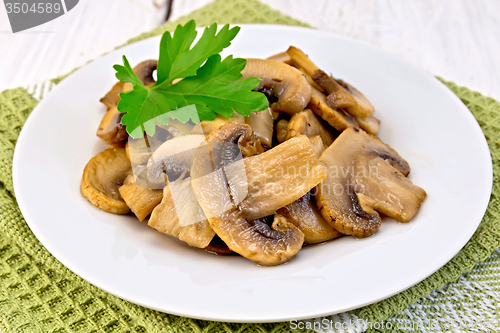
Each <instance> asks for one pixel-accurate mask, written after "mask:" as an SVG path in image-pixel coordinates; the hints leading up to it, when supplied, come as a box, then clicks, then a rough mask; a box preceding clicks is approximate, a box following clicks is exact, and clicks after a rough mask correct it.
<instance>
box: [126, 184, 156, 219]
mask: <svg viewBox="0 0 500 333" xmlns="http://www.w3.org/2000/svg"><path fill="white" fill-rule="evenodd" d="M134 178H135V177H134V175H133V174H129V175H128V176H127V178H126V179H125V181H124V183H123V185H122V186H120V188H119V192H120V195H121V197H122V198H123V200H124V201H125V203H126V204H127V206H128V207H129V208H130V210H131V211H132V212H133V213H134V214H135V216H137V218H138V219H139V221H142V220H144V219H145V218H146V216H148V215H149V214H151V212H152V211H153V209H154V208H155V207H156V206H158V204H159V203H160V201H161V198H162V197H163V194H162V191H161V190H150V189H147V188H143V187H140V186H139V185H137V184H136V183H135V179H134Z"/></svg>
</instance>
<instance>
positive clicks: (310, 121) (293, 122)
mask: <svg viewBox="0 0 500 333" xmlns="http://www.w3.org/2000/svg"><path fill="white" fill-rule="evenodd" d="M298 135H305V136H307V137H313V136H316V135H319V136H320V137H321V139H322V140H323V143H324V145H325V146H326V147H328V146H329V145H331V144H332V142H333V140H334V139H335V137H334V136H333V134H332V132H331V131H328V130H327V129H326V128H325V126H324V125H323V124H322V123H321V121H320V120H319V119H318V118H317V117H316V115H315V114H314V113H313V112H312V111H311V110H310V109H305V110H304V111H302V112H299V113H296V114H294V115H293V116H292V118H291V119H290V122H289V123H288V126H287V132H286V137H285V140H288V139H290V138H293V137H296V136H298Z"/></svg>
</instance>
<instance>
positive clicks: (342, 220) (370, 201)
mask: <svg viewBox="0 0 500 333" xmlns="http://www.w3.org/2000/svg"><path fill="white" fill-rule="evenodd" d="M320 160H321V162H322V163H323V164H324V165H325V166H326V169H327V170H326V171H327V174H328V178H327V179H326V180H324V181H323V182H322V183H321V184H320V185H319V186H318V188H317V189H318V191H317V195H316V203H317V205H318V208H319V209H320V211H321V214H322V215H323V217H324V218H325V220H326V221H328V222H329V223H330V224H331V225H332V227H334V228H335V229H337V230H338V231H340V232H342V233H344V234H348V235H353V236H356V237H367V236H370V235H372V234H373V233H374V232H375V231H376V230H377V229H378V228H379V227H380V224H381V218H380V215H379V214H378V213H377V211H378V212H382V213H384V214H386V215H388V216H390V217H393V218H395V219H396V220H398V221H400V222H408V221H410V220H411V218H412V217H413V216H414V214H415V213H416V212H417V211H418V208H419V207H420V204H421V203H422V201H423V200H424V198H425V196H426V194H425V191H424V190H423V189H421V188H420V187H418V186H416V185H414V184H413V183H412V182H411V181H410V180H409V179H408V178H406V177H405V175H407V174H408V173H409V172H410V167H409V165H408V163H407V162H406V161H405V160H404V159H402V158H401V156H399V155H398V153H397V152H396V151H394V150H393V149H392V148H390V147H389V146H388V145H386V144H384V143H383V142H382V141H381V140H380V139H378V138H377V137H374V136H371V135H369V134H366V133H365V132H363V131H361V130H359V131H356V130H353V129H347V130H345V131H344V132H342V134H341V135H340V136H339V137H338V138H337V139H336V140H335V141H334V142H333V144H332V145H331V146H330V147H328V148H327V149H326V150H325V151H324V152H323V154H322V155H321V158H320Z"/></svg>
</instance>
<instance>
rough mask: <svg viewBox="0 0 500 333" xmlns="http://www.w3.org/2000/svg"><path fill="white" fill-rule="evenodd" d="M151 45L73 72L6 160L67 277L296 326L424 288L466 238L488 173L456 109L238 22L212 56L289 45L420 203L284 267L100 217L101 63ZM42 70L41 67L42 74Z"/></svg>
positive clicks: (396, 67)
mask: <svg viewBox="0 0 500 333" xmlns="http://www.w3.org/2000/svg"><path fill="white" fill-rule="evenodd" d="M159 40H160V38H159V37H155V38H151V39H147V40H144V41H142V42H138V43H135V44H132V45H130V46H127V47H125V48H122V49H120V50H118V51H115V52H112V53H110V54H108V55H106V56H104V57H102V58H100V59H97V60H96V61H94V62H92V63H91V64H89V65H87V66H85V67H83V68H82V69H80V70H78V71H76V72H75V73H73V74H72V75H71V76H69V77H68V78H67V79H65V80H64V81H63V82H62V83H61V84H59V85H58V86H57V87H56V88H55V89H54V90H53V92H51V93H50V94H49V95H48V96H47V97H45V98H44V99H43V100H42V101H41V102H40V104H38V106H37V107H36V108H35V110H34V111H33V113H32V114H31V116H30V117H29V119H28V121H27V122H26V124H25V125H24V128H23V129H22V132H21V135H20V137H19V141H18V143H17V146H16V151H15V156H14V170H13V172H14V186H15V191H16V196H17V200H18V203H19V206H20V208H21V211H22V213H23V215H24V217H25V218H26V221H27V222H28V224H29V226H30V228H31V229H32V230H33V232H34V233H35V235H36V236H37V237H38V239H39V240H40V241H41V242H42V244H43V245H44V246H45V247H46V248H47V249H48V250H49V251H50V252H51V253H52V254H53V255H54V256H55V257H56V258H57V259H58V260H60V261H61V262H62V263H63V264H64V265H66V266H67V267H68V268H69V269H70V270H72V271H73V272H75V273H76V274H78V275H79V276H81V277H82V278H84V279H85V280H87V281H89V282H90V283H92V284H94V285H95V286H97V287H99V288H101V289H103V290H106V291H107V292H109V293H111V294H114V295H116V296H118V297H120V298H123V299H126V300H129V301H131V302H134V303H137V304H140V305H143V306H146V307H149V308H152V309H156V310H160V311H164V312H168V313H172V314H177V315H182V316H188V317H194V318H200V319H210V320H220V321H235V322H270V321H285V320H291V319H303V318H311V317H317V316H321V315H327V314H332V313H338V312H341V311H346V310H350V309H354V308H358V307H361V306H364V305H367V304H370V303H374V302H376V301H379V300H382V299H384V298H387V297H389V296H391V295H394V294H396V293H398V292H400V291H402V290H405V289H407V288H408V287H410V286H412V285H414V284H416V283H417V282H419V281H421V280H423V279H425V278H426V277H428V276H429V275H431V274H432V273H433V272H435V271H436V270H438V269H439V268H440V267H442V266H443V265H444V264H445V263H446V262H447V261H449V260H450V259H451V258H452V257H453V256H454V255H455V254H456V253H457V252H458V251H459V250H460V249H461V248H462V247H463V246H464V245H465V243H466V242H467V241H468V240H469V238H470V237H471V236H472V234H473V232H474V231H475V230H476V228H477V226H478V224H479V222H480V220H481V218H482V216H483V214H484V212H485V210H486V207H487V203H488V200H489V197H490V193H491V184H492V166H491V159H490V154H489V150H488V146H487V144H486V142H485V139H484V136H483V133H482V132H481V129H480V128H479V126H478V124H477V122H476V121H475V119H474V118H473V116H472V115H471V113H470V112H469V110H468V109H467V108H466V107H465V106H464V105H463V104H462V103H461V102H460V100H459V99H458V98H457V97H456V96H455V95H454V94H453V93H452V92H451V91H450V90H449V89H448V88H446V87H445V86H444V85H443V84H441V83H440V82H439V81H438V80H436V79H435V78H434V77H433V76H431V75H429V74H427V73H424V72H422V71H421V70H419V69H417V68H415V67H413V66H411V65H408V64H407V63H405V62H403V61H401V60H399V59H397V58H394V57H392V56H390V55H388V54H386V53H384V52H382V51H380V50H379V49H376V48H374V47H371V46H369V45H366V44H363V43H360V42H358V41H354V40H351V39H347V38H344V37H339V36H336V35H332V34H329V33H325V32H320V31H316V30H310V29H304V28H297V27H287V26H274V25H243V27H242V29H241V32H240V33H239V35H238V36H237V37H236V39H235V41H234V43H233V45H232V46H231V47H230V48H229V49H228V50H227V51H226V52H225V54H226V55H227V54H234V55H235V56H240V57H266V56H269V55H271V54H274V53H278V52H281V51H283V50H286V49H287V48H288V46H289V45H295V46H298V47H300V48H302V49H303V50H304V51H305V52H306V53H308V54H309V55H310V56H311V58H312V59H313V60H314V61H315V62H316V63H317V64H318V66H319V67H320V68H323V69H324V70H325V71H326V72H332V73H334V75H335V76H336V77H340V78H343V79H346V80H347V81H348V82H350V83H352V84H353V85H354V86H356V87H357V88H358V89H360V90H361V91H362V92H363V93H364V94H365V95H366V96H367V97H368V99H369V100H370V101H371V102H372V103H373V105H374V106H375V108H376V110H377V111H376V114H375V115H376V116H377V117H378V118H380V120H381V121H382V126H381V129H380V135H379V136H380V137H381V138H382V140H383V141H385V142H386V143H388V144H390V145H391V146H392V147H394V148H395V149H396V150H397V151H398V152H399V153H400V154H401V155H402V156H403V157H404V158H405V159H406V160H407V161H408V162H409V163H410V165H411V167H412V172H411V174H410V179H411V180H412V181H413V182H414V183H415V184H417V185H419V186H421V187H423V188H424V189H425V190H426V191H427V193H428V197H427V199H426V200H425V202H424V204H423V206H422V209H421V210H420V212H419V213H418V215H417V216H416V218H415V219H414V220H413V221H412V222H411V223H408V224H401V223H397V222H395V221H393V220H389V219H385V220H384V222H383V224H382V227H381V228H380V229H379V231H378V232H377V233H376V234H375V235H374V236H372V237H369V238H367V239H362V240H356V239H354V238H352V237H344V238H342V239H339V240H336V241H332V242H328V243H325V244H322V245H318V246H311V247H307V248H305V249H303V250H301V251H300V252H299V253H298V254H297V256H296V257H295V258H294V259H293V260H292V261H291V262H290V263H288V264H285V265H281V266H277V267H259V266H257V265H255V264H254V263H252V262H251V261H249V260H247V259H244V258H241V257H218V256H213V255H211V254H209V253H206V252H204V251H202V250H197V249H194V248H190V247H188V246H187V245H185V244H184V243H181V242H179V241H177V240H175V239H173V238H170V237H168V236H164V235H162V234H160V233H158V232H156V231H155V230H153V229H152V228H149V227H148V226H147V225H146V224H145V223H139V222H138V221H137V220H136V219H135V218H132V217H126V216H125V217H124V216H117V215H113V214H109V213H106V212H103V211H100V210H99V209H97V208H95V207H93V206H92V205H91V204H90V203H88V202H87V201H86V200H85V199H84V198H82V196H81V195H80V191H79V185H80V177H81V174H82V170H83V168H84V166H85V164H86V163H87V162H88V160H89V159H90V158H91V157H92V156H94V155H95V154H96V153H98V152H99V151H102V150H103V149H104V148H105V145H104V144H103V143H101V142H100V140H99V139H98V138H97V137H96V136H95V131H96V128H97V126H98V124H99V122H100V119H101V117H102V115H103V114H104V106H103V105H101V104H100V103H99V98H100V97H102V96H103V95H104V94H105V93H106V91H107V90H108V89H109V88H110V87H111V86H112V84H113V83H114V82H115V81H116V79H115V77H114V70H113V68H112V65H113V64H117V63H121V56H122V55H123V54H126V55H127V57H128V59H129V61H130V63H131V64H135V63H138V62H140V61H142V60H145V59H147V58H156V57H157V54H158V47H159ZM47 65H48V66H49V65H50V64H47Z"/></svg>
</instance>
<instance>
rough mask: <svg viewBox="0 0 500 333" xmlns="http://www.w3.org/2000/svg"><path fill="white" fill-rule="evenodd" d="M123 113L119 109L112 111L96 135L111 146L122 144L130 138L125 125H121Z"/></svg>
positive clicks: (100, 125)
mask: <svg viewBox="0 0 500 333" xmlns="http://www.w3.org/2000/svg"><path fill="white" fill-rule="evenodd" d="M122 117H123V113H121V112H120V111H118V109H116V107H115V108H113V109H110V110H109V111H108V112H106V114H105V115H104V117H102V120H101V123H100V124H99V127H98V128H97V132H96V135H97V136H98V137H99V138H101V140H103V141H104V142H106V143H107V144H109V145H117V144H121V143H122V142H123V140H125V139H126V138H127V137H128V133H127V130H126V129H125V125H123V124H122V123H121V121H122Z"/></svg>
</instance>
